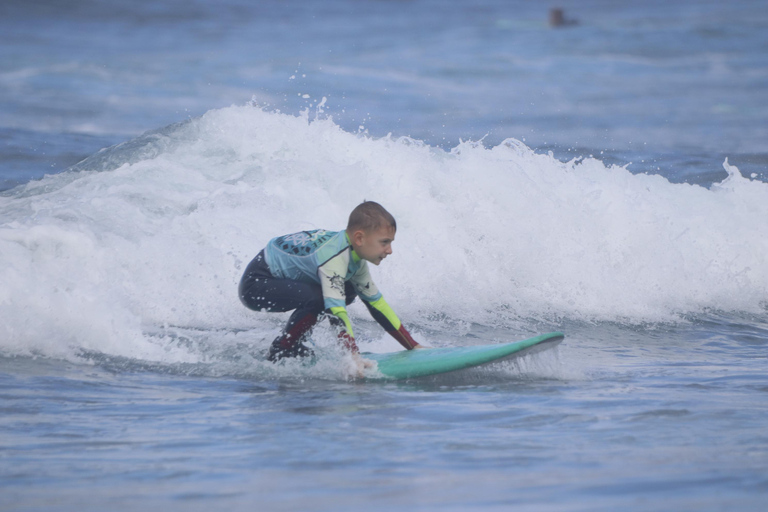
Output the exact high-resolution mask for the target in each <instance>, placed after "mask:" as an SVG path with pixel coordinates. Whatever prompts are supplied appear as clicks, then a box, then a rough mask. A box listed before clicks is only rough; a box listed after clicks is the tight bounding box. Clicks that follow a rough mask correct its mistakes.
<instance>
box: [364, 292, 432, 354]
mask: <svg viewBox="0 0 768 512" xmlns="http://www.w3.org/2000/svg"><path fill="white" fill-rule="evenodd" d="M363 303H364V304H365V306H366V307H367V308H368V311H369V312H370V313H371V316H373V318H374V320H376V321H377V322H378V323H379V325H381V326H382V327H383V328H384V330H385V331H387V332H388V333H389V334H390V336H392V337H393V338H395V339H396V340H397V342H398V343H400V344H401V345H402V346H403V347H405V348H406V349H408V350H412V349H414V348H422V346H421V345H419V344H418V343H417V342H416V340H414V339H413V337H412V336H411V333H409V332H408V331H407V330H406V328H405V327H404V326H403V324H402V322H400V319H399V318H397V315H396V314H395V312H394V311H393V310H392V308H391V307H390V306H389V304H387V301H385V300H384V297H379V298H378V299H377V300H374V301H371V302H368V301H365V300H364V301H363Z"/></svg>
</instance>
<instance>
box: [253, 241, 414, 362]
mask: <svg viewBox="0 0 768 512" xmlns="http://www.w3.org/2000/svg"><path fill="white" fill-rule="evenodd" d="M239 294H240V300H241V301H242V302H243V304H245V306H246V307H248V308H249V309H252V310H255V311H262V310H265V311H270V312H285V311H291V310H295V311H294V312H293V314H292V315H291V317H290V319H289V320H288V324H287V325H286V326H285V328H284V329H283V332H282V334H281V335H280V336H279V337H278V338H277V339H276V340H275V341H274V342H273V344H272V345H273V350H272V351H271V352H270V355H271V356H272V355H273V354H274V353H276V352H278V351H282V352H283V353H284V354H285V355H301V354H300V352H299V353H298V354H297V353H296V351H297V350H299V351H300V350H301V347H302V345H301V342H302V341H303V340H304V337H305V336H306V335H308V333H310V332H311V330H312V327H313V326H314V325H315V324H316V323H317V321H318V318H319V316H320V315H321V314H322V313H323V312H326V313H328V314H329V319H330V321H331V323H332V324H334V325H335V326H337V328H338V329H339V335H340V338H341V339H343V340H344V341H345V344H346V345H347V347H348V348H349V349H350V350H352V351H354V352H357V346H356V344H355V341H354V332H353V330H352V324H351V322H350V320H349V315H348V314H347V309H346V306H348V305H349V304H351V303H352V301H354V300H355V297H356V296H359V297H360V298H361V299H362V300H363V302H364V304H365V305H366V307H367V308H368V310H369V311H370V313H371V315H372V316H373V318H374V319H375V320H376V321H377V322H378V323H379V324H380V325H381V326H382V327H384V329H385V330H386V331H387V332H388V333H390V334H391V335H392V336H393V337H394V338H395V339H396V340H397V341H398V342H399V343H400V344H401V345H403V346H404V347H405V348H407V349H412V348H414V347H415V346H416V345H417V343H416V342H415V341H414V340H413V338H412V337H411V335H410V334H409V333H408V331H407V330H406V329H405V328H404V327H403V325H402V323H401V322H400V319H399V318H398V317H397V315H395V312H394V311H393V310H392V308H391V307H390V306H389V304H387V302H386V301H385V300H384V297H383V296H382V295H381V292H379V290H378V288H377V287H376V285H375V284H374V282H373V280H372V279H371V275H370V272H369V271H368V263H367V262H366V261H365V260H363V259H361V258H360V257H359V256H358V255H357V254H356V253H355V251H354V250H353V249H352V246H351V244H350V242H349V237H348V236H347V233H346V231H325V230H315V231H302V232H300V233H294V234H290V235H285V236H281V237H277V238H274V239H272V240H270V241H269V243H268V244H267V246H266V247H265V248H264V250H262V251H261V252H260V253H259V254H258V255H257V256H256V257H255V258H254V259H253V260H252V261H251V262H250V263H249V264H248V267H247V268H246V269H245V272H244V274H243V277H242V279H241V280H240V287H239Z"/></svg>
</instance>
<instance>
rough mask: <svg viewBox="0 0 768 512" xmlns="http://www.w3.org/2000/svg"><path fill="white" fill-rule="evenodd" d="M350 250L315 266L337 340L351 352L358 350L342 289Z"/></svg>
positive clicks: (324, 302) (344, 293)
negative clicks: (335, 330) (335, 329)
mask: <svg viewBox="0 0 768 512" xmlns="http://www.w3.org/2000/svg"><path fill="white" fill-rule="evenodd" d="M349 258H350V252H349V250H344V251H342V252H340V253H339V254H337V255H336V256H334V257H332V258H331V259H329V260H328V261H326V262H325V263H323V264H322V265H320V266H319V267H318V268H317V275H318V277H319V278H320V287H321V288H322V291H323V304H324V306H325V310H326V311H329V312H330V313H331V316H329V320H330V322H331V324H332V325H333V326H334V327H336V328H337V329H338V336H339V340H340V341H341V342H342V344H343V345H344V346H345V347H346V348H347V349H349V350H350V351H352V352H358V348H357V345H356V344H355V334H354V332H353V331H352V322H350V320H349V314H348V313H347V308H346V307H345V306H346V292H345V290H344V276H346V274H347V266H348V265H349Z"/></svg>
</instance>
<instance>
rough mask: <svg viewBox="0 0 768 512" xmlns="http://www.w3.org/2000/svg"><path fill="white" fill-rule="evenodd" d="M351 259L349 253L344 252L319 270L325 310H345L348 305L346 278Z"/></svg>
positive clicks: (318, 275)
mask: <svg viewBox="0 0 768 512" xmlns="http://www.w3.org/2000/svg"><path fill="white" fill-rule="evenodd" d="M349 258H350V255H349V251H348V250H344V251H342V252H340V253H339V254H337V255H336V256H334V257H332V258H330V259H329V260H328V261H326V262H325V263H323V264H322V265H320V266H319V267H318V268H317V277H318V278H319V279H320V287H321V288H322V290H323V303H324V306H325V309H331V310H332V309H333V308H339V307H340V308H342V309H343V308H344V306H345V305H346V302H345V300H346V293H345V292H344V277H345V276H346V275H347V266H348V265H349Z"/></svg>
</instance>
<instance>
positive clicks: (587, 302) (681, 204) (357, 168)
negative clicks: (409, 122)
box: [0, 106, 768, 361]
mask: <svg viewBox="0 0 768 512" xmlns="http://www.w3.org/2000/svg"><path fill="white" fill-rule="evenodd" d="M153 140H154V143H155V146H153V148H154V149H153V150H152V151H147V152H146V154H144V155H143V156H142V153H141V151H137V150H136V146H137V144H134V145H133V146H132V147H131V149H130V151H129V149H128V148H127V147H126V148H123V149H121V148H116V149H113V150H111V152H109V154H110V158H108V159H104V158H101V157H100V158H94V159H93V161H92V162H90V163H89V162H86V163H85V165H84V166H83V167H84V168H88V167H89V166H90V167H91V168H93V169H95V170H93V171H80V172H70V173H64V174H60V175H54V176H49V177H46V178H45V179H44V180H42V181H40V182H34V183H30V184H28V185H27V186H26V187H23V188H21V189H17V190H15V191H13V192H12V193H11V194H10V195H8V196H6V197H2V198H0V218H2V219H3V223H2V225H0V255H2V256H0V257H1V258H2V263H0V283H2V286H0V349H1V350H2V351H3V353H11V354H17V353H21V354H24V353H44V354H52V355H57V356H62V355H63V356H66V355H67V354H70V355H71V354H75V353H76V351H77V350H80V349H87V350H99V351H102V352H105V353H109V354H115V355H124V356H128V357H138V358H148V359H153V360H164V361H165V360H167V361H195V360H199V359H200V358H201V357H202V356H201V355H200V354H199V353H198V352H196V351H195V350H192V349H189V348H175V349H173V350H169V349H168V347H167V346H164V345H163V344H162V342H160V341H158V340H161V339H162V338H157V337H152V336H148V335H146V334H145V333H146V332H147V331H156V330H157V329H162V328H163V327H164V326H187V327H195V328H199V329H208V330H217V329H224V330H227V329H253V328H257V329H258V328H259V326H262V327H263V326H264V325H265V322H267V323H268V325H269V326H270V328H271V329H276V328H277V326H278V325H279V323H280V322H281V321H282V319H283V318H282V317H280V316H279V315H278V316H277V317H275V315H272V316H270V315H266V314H257V313H253V312H251V311H248V310H247V309H245V308H244V307H243V306H242V305H241V304H240V302H239V301H238V298H237V283H238V280H239V278H240V275H241V273H242V271H243V269H244V268H245V265H246V264H247V263H248V261H249V260H250V259H251V258H252V257H253V256H254V255H255V254H256V253H257V252H258V251H259V250H260V249H261V248H262V247H263V245H264V244H265V243H266V242H267V241H268V240H269V239H270V238H271V237H273V236H276V235H280V234H284V233H289V232H293V231H297V230H302V229H312V228H321V227H322V228H327V229H342V228H343V227H344V225H345V223H346V218H347V216H348V214H349V211H350V210H351V209H352V208H353V207H354V206H355V205H356V204H358V203H359V202H360V201H362V200H363V199H368V200H376V201H379V202H381V203H382V204H384V205H385V206H386V207H387V208H388V209H389V210H390V211H391V212H392V213H393V214H394V215H395V216H396V218H397V220H398V228H399V229H398V232H397V238H396V241H395V243H394V246H393V247H394V255H393V256H391V257H390V258H388V259H387V260H386V261H385V262H384V263H383V264H382V265H381V266H380V267H378V268H374V269H373V273H374V276H375V279H376V281H377V283H378V284H379V286H380V288H382V290H383V291H384V293H385V295H386V297H387V299H388V301H389V302H390V304H392V305H393V306H394V307H395V309H396V311H398V312H399V314H400V316H401V317H403V319H404V320H405V321H406V322H407V323H409V324H411V325H428V324H429V325H431V326H433V327H434V324H435V322H436V321H437V322H438V323H439V321H440V320H439V319H441V318H449V319H451V320H453V321H460V322H479V323H486V324H493V323H502V324H504V323H505V322H514V321H520V320H530V319H545V320H546V319H553V318H554V319H556V318H561V317H569V318H574V319H586V320H610V321H630V322H646V321H666V320H670V319H673V318H675V317H676V316H677V315H679V314H686V313H696V312H700V311H702V310H705V309H707V308H716V309H724V310H743V311H761V310H762V309H761V308H763V307H764V304H761V303H762V302H763V301H765V300H766V297H768V264H767V263H768V262H767V261H766V255H768V224H766V223H765V222H764V220H765V219H766V218H768V184H765V183H761V182H758V181H751V180H749V179H746V178H744V177H742V176H741V174H740V173H739V172H738V170H737V169H736V168H735V167H733V166H730V165H728V164H727V163H726V164H725V168H726V170H727V171H728V172H729V177H728V178H727V179H726V180H724V181H723V182H722V183H720V184H717V185H715V186H713V187H712V189H711V190H707V189H704V188H702V187H698V186H691V185H687V184H671V183H669V182H668V181H667V180H665V179H664V178H662V177H659V176H646V175H632V174H631V173H630V172H628V171H627V170H626V169H623V168H620V167H611V166H606V165H604V164H603V163H602V162H600V161H598V160H595V159H585V160H575V161H571V162H566V163H563V162H560V161H557V160H556V159H555V158H553V157H551V156H549V155H542V154H536V153H535V152H533V151H531V150H530V149H529V148H527V147H526V146H525V145H524V144H522V143H521V142H518V141H515V140H508V141H505V142H504V143H502V144H500V145H498V146H496V147H493V148H485V147H483V146H482V145H481V144H477V143H470V142H466V143H462V144H460V145H459V146H458V147H456V148H454V149H453V150H452V151H451V152H445V151H442V150H439V149H435V148H432V147H429V146H426V145H424V144H422V143H420V142H419V141H414V140H411V139H407V138H404V139H392V138H383V139H372V138H369V137H366V136H364V135H359V134H351V133H347V132H344V131H343V130H342V129H340V128H339V127H338V126H337V125H335V124H334V123H333V121H332V120H331V119H327V118H323V119H314V120H310V116H309V115H308V114H307V113H305V114H304V115H303V116H298V117H295V116H290V115H284V114H278V113H271V112H265V111H262V110H261V109H259V108H254V107H250V106H248V107H231V108H226V109H221V110H213V111H210V112H208V113H207V114H205V115H204V116H202V117H201V118H199V119H194V120H192V121H191V122H188V123H186V124H182V125H179V126H175V127H173V128H169V129H168V130H166V131H164V132H162V133H161V134H160V135H157V136H155V137H154V138H153ZM138 146H141V141H138ZM102 156H103V155H102ZM121 162H125V163H123V164H122V165H120V163H121ZM128 162H130V163H128ZM104 166H106V169H102V167H104ZM81 168H82V167H81ZM352 311H353V316H355V317H361V316H363V317H364V316H366V313H365V312H364V309H363V308H361V307H355V308H353V309H352ZM436 319H437V320H436ZM507 325H509V324H507ZM270 332H271V331H270V330H269V329H267V330H265V331H264V334H263V336H261V335H260V337H259V343H261V342H266V341H265V340H266V339H267V338H269V337H270V336H271V335H272V334H273V333H272V334H270ZM426 342H427V343H429V340H428V339H427V340H426Z"/></svg>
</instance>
